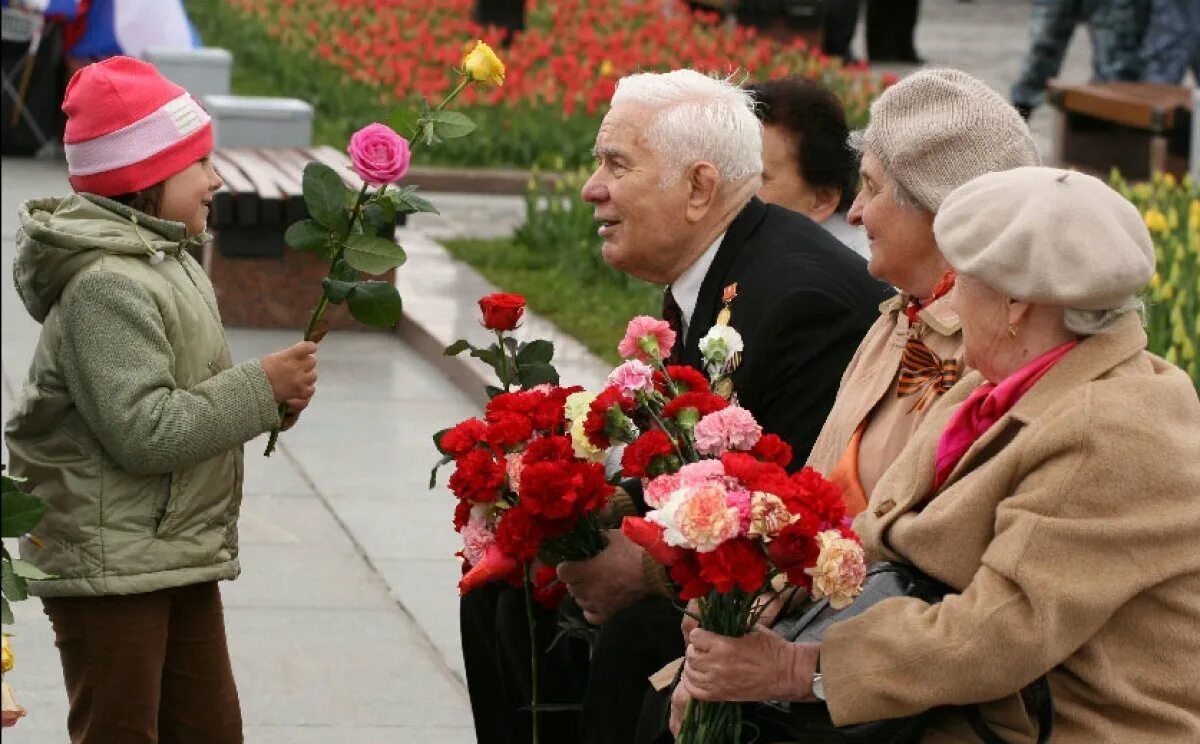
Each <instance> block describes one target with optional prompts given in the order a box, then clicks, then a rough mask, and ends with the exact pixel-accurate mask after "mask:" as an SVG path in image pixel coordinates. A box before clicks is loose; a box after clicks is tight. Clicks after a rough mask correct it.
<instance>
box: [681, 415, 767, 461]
mask: <svg viewBox="0 0 1200 744" xmlns="http://www.w3.org/2000/svg"><path fill="white" fill-rule="evenodd" d="M695 434H696V451H697V452H699V453H700V454H702V455H710V456H712V457H720V456H721V455H723V454H725V453H726V452H729V451H731V450H734V451H739V452H748V451H750V449H751V448H752V447H753V446H754V445H755V444H757V443H758V440H759V439H761V438H762V427H761V426H759V425H758V422H757V421H755V420H754V416H753V415H752V414H751V413H750V412H749V411H747V410H746V409H745V408H741V407H740V406H729V407H728V408H722V409H721V410H719V411H714V412H713V413H710V414H708V415H707V416H705V417H704V418H702V419H700V421H699V422H698V423H697V424H696V429H695Z"/></svg>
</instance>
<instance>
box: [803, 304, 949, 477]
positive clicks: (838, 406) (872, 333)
mask: <svg viewBox="0 0 1200 744" xmlns="http://www.w3.org/2000/svg"><path fill="white" fill-rule="evenodd" d="M907 301H908V298H907V297H905V296H903V295H899V296H896V297H893V298H892V299H890V300H888V301H887V302H884V303H883V304H882V305H880V306H879V311H880V315H879V319H878V320H876V321H875V324H874V325H872V326H871V329H870V330H869V331H867V335H866V337H864V338H863V341H862V343H861V344H859V345H858V350H857V351H856V352H854V358H853V359H851V360H850V366H849V367H847V368H846V372H845V373H844V374H843V375H842V383H841V386H840V387H839V388H838V394H837V399H836V400H835V401H834V403H833V409H832V410H830V412H829V417H828V418H826V419H825V425H824V426H823V427H822V428H821V434H820V436H819V437H817V442H816V444H814V445H813V449H812V454H811V455H809V458H808V465H810V466H811V467H813V468H814V469H816V470H817V471H818V472H821V473H824V474H826V475H828V474H830V473H832V472H833V469H834V467H835V466H836V465H837V463H838V460H840V459H841V457H842V455H843V454H844V453H845V452H846V447H847V446H848V445H849V444H850V438H851V437H852V436H854V432H855V430H857V429H858V426H859V424H861V423H862V422H863V421H864V420H868V418H869V425H868V426H867V429H866V431H865V432H864V434H863V440H862V443H861V445H860V446H859V458H858V478H859V481H860V482H861V483H862V487H863V490H864V491H865V492H866V495H867V497H868V498H869V497H870V495H871V492H872V491H873V490H874V489H875V484H876V483H877V482H878V481H879V478H880V476H882V475H883V473H884V472H885V471H886V470H887V469H888V467H889V466H890V465H891V464H892V462H893V461H894V460H895V459H896V457H897V456H899V454H900V451H901V450H903V449H904V445H905V444H907V443H908V441H909V440H910V439H911V438H912V435H913V432H915V431H916V429H917V426H919V425H920V423H921V420H922V419H923V418H924V413H927V412H928V409H926V410H925V411H924V412H914V411H912V408H913V404H914V403H915V402H916V399H915V398H913V397H909V398H899V397H897V396H896V385H897V377H898V375H899V373H900V357H901V356H902V355H903V354H904V344H905V342H906V341H907V340H908V334H909V322H908V316H906V315H905V314H904V313H903V312H902V310H903V308H904V305H905V303H907ZM918 317H919V318H920V319H921V321H922V327H921V328H920V330H919V331H918V332H919V333H920V338H921V340H922V341H924V342H925V344H926V345H927V346H928V347H929V348H930V349H932V350H933V352H934V353H936V354H937V355H938V356H939V357H941V358H942V359H946V360H949V359H962V333H961V332H960V324H959V320H958V316H957V315H955V314H954V311H953V310H952V309H951V308H950V298H949V296H946V297H942V298H941V299H938V300H935V301H933V302H931V303H929V306H928V307H926V308H924V309H922V310H921V312H920V313H919V315H918Z"/></svg>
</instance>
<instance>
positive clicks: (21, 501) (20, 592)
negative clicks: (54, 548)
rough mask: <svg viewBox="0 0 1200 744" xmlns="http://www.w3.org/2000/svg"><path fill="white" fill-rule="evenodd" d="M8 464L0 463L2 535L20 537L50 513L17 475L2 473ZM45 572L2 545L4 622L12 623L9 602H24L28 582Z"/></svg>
mask: <svg viewBox="0 0 1200 744" xmlns="http://www.w3.org/2000/svg"><path fill="white" fill-rule="evenodd" d="M3 470H4V466H3V465H0V536H3V537H20V536H22V535H24V534H26V533H27V532H29V531H30V530H32V529H33V528H34V527H36V526H37V523H38V522H40V521H41V519H42V516H43V515H44V514H45V513H46V502H45V501H42V500H41V499H40V498H38V497H37V496H34V495H33V494H30V493H25V492H24V491H22V490H21V488H20V486H18V485H17V480H16V479H15V478H10V477H9V476H7V475H2V473H3ZM48 578H50V575H49V574H47V573H44V572H43V571H41V570H40V569H38V567H37V566H34V565H33V564H32V563H28V562H26V561H23V560H21V559H20V558H13V557H12V556H11V555H9V554H8V548H5V547H4V546H2V545H0V594H2V595H3V596H0V622H2V623H3V624H5V625H11V624H12V622H13V614H12V608H11V607H9V606H8V603H9V602H20V601H21V600H23V599H25V598H27V597H28V596H29V587H28V582H30V581H37V580H39V579H48Z"/></svg>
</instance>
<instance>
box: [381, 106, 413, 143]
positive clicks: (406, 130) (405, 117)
mask: <svg viewBox="0 0 1200 744" xmlns="http://www.w3.org/2000/svg"><path fill="white" fill-rule="evenodd" d="M388 126H389V127H391V128H392V129H394V130H396V131H397V132H399V133H400V135H401V136H402V137H404V138H405V139H408V140H411V139H413V138H414V137H416V136H417V117H416V115H415V114H413V112H411V111H405V110H404V109H400V110H398V111H395V112H393V113H392V115H391V116H390V117H389V118H388Z"/></svg>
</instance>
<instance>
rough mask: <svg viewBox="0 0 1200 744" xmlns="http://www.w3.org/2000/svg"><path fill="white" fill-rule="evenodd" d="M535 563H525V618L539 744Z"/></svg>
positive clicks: (535, 735)
mask: <svg viewBox="0 0 1200 744" xmlns="http://www.w3.org/2000/svg"><path fill="white" fill-rule="evenodd" d="M532 573H533V563H532V562H531V561H530V562H526V563H525V618H526V620H527V621H528V623H529V680H530V682H529V715H530V717H531V721H532V723H531V731H532V732H533V744H538V662H537V657H538V648H537V624H536V622H537V621H536V618H534V616H533V578H532V575H531V574H532Z"/></svg>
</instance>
